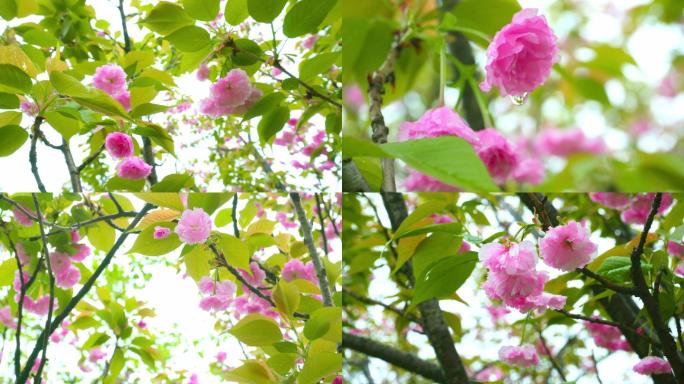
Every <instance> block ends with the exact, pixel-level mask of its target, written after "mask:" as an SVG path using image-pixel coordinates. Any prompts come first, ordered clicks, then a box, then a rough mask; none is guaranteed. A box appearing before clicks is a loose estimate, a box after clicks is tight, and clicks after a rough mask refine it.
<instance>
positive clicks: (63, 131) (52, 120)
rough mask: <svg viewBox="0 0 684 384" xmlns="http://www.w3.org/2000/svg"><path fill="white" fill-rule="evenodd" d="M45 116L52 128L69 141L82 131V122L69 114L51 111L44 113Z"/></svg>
mask: <svg viewBox="0 0 684 384" xmlns="http://www.w3.org/2000/svg"><path fill="white" fill-rule="evenodd" d="M43 116H44V117H45V120H47V122H48V123H49V124H50V125H51V126H52V128H54V129H55V130H56V131H57V132H59V134H60V135H62V137H63V138H64V139H65V140H67V141H69V139H70V138H71V137H72V136H74V135H75V134H77V133H78V132H80V130H81V121H80V120H77V119H75V118H74V117H73V116H71V115H69V114H66V113H60V112H59V111H50V112H46V113H44V114H43Z"/></svg>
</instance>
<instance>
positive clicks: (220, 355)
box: [216, 351, 228, 363]
mask: <svg viewBox="0 0 684 384" xmlns="http://www.w3.org/2000/svg"><path fill="white" fill-rule="evenodd" d="M227 357H228V354H227V353H226V352H224V351H219V352H218V353H217V354H216V361H217V362H219V363H223V362H224V361H226V358H227Z"/></svg>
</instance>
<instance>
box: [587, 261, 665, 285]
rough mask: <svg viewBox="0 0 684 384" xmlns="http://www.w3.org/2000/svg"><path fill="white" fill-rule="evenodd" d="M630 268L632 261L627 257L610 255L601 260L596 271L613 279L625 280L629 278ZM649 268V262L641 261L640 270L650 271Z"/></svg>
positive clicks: (650, 267)
mask: <svg viewBox="0 0 684 384" xmlns="http://www.w3.org/2000/svg"><path fill="white" fill-rule="evenodd" d="M631 268H632V261H631V259H630V258H629V257H627V256H610V257H608V258H606V259H605V260H604V261H603V264H601V266H600V267H599V268H598V269H597V270H596V273H597V274H598V275H601V276H603V277H606V278H608V279H611V280H613V281H625V280H628V279H629V276H630V273H631ZM651 269H652V266H651V264H648V263H644V262H643V261H642V262H641V270H642V271H650V270H651Z"/></svg>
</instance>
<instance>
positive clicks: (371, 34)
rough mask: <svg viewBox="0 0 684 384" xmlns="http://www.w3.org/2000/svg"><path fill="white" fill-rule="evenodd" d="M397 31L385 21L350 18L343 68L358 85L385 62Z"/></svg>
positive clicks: (344, 25)
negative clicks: (394, 32)
mask: <svg viewBox="0 0 684 384" xmlns="http://www.w3.org/2000/svg"><path fill="white" fill-rule="evenodd" d="M393 38H394V37H393V27H392V25H391V24H390V23H388V22H386V21H383V20H372V19H368V18H357V17H347V18H345V19H344V23H342V41H344V55H342V67H343V68H344V72H345V77H347V76H348V75H347V74H348V73H350V74H351V75H352V76H353V79H355V80H357V81H362V80H363V81H365V80H364V79H365V78H366V75H367V74H368V73H369V72H371V71H374V70H376V69H377V68H379V67H380V65H382V63H384V62H385V59H386V58H387V55H388V54H389V50H390V48H391V47H392V40H393Z"/></svg>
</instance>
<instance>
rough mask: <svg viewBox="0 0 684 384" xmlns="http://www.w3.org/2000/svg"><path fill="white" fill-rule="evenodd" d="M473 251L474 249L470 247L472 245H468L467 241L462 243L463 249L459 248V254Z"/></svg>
mask: <svg viewBox="0 0 684 384" xmlns="http://www.w3.org/2000/svg"><path fill="white" fill-rule="evenodd" d="M471 249H472V247H471V246H470V244H468V242H467V241H463V242H462V243H461V247H460V248H458V253H466V252H470V250H471Z"/></svg>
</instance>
